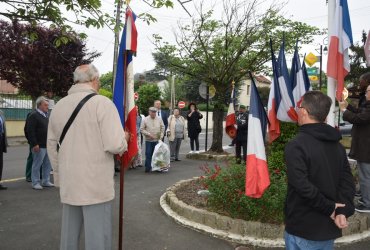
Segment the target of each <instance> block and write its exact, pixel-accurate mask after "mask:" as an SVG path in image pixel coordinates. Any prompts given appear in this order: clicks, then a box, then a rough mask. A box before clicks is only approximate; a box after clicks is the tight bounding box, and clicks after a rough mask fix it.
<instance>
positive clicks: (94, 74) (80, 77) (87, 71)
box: [73, 64, 99, 83]
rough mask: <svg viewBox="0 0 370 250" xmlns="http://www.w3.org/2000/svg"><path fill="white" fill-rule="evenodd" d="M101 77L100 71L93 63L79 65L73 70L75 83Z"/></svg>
mask: <svg viewBox="0 0 370 250" xmlns="http://www.w3.org/2000/svg"><path fill="white" fill-rule="evenodd" d="M96 78H99V71H98V69H97V68H96V67H95V66H94V65H93V64H84V65H80V66H78V67H77V68H76V69H75V71H74V72H73V82H74V83H86V82H91V81H92V80H94V79H96Z"/></svg>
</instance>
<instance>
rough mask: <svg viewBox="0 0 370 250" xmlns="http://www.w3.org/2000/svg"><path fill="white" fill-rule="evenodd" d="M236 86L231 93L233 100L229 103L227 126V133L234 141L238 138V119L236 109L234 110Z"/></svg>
mask: <svg viewBox="0 0 370 250" xmlns="http://www.w3.org/2000/svg"><path fill="white" fill-rule="evenodd" d="M234 91H235V90H234V86H233V89H232V91H231V99H230V103H229V109H228V110H227V115H226V126H225V131H226V134H227V135H228V136H230V138H232V139H234V138H235V137H236V127H235V125H236V117H235V108H234V99H235V94H234Z"/></svg>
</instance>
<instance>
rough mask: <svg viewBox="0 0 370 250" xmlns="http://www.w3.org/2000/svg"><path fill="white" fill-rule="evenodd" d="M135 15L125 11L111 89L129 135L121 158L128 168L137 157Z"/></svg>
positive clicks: (128, 10) (123, 125)
mask: <svg viewBox="0 0 370 250" xmlns="http://www.w3.org/2000/svg"><path fill="white" fill-rule="evenodd" d="M135 19H136V16H135V14H134V13H133V12H132V11H131V9H129V8H127V10H126V22H125V27H124V30H123V33H122V38H121V44H120V49H119V55H118V62H117V72H116V82H115V84H114V87H113V102H114V104H115V105H116V107H117V110H118V113H119V115H120V118H121V122H122V127H123V128H124V130H125V131H127V132H129V133H130V134H131V137H130V141H129V142H128V149H127V151H126V152H125V153H124V154H123V156H122V165H123V166H124V167H126V168H127V167H128V166H129V163H130V162H131V160H132V159H133V158H134V157H135V156H136V155H137V153H138V147H137V135H136V108H135V101H134V70H133V63H132V56H133V54H136V49H137V30H136V26H135Z"/></svg>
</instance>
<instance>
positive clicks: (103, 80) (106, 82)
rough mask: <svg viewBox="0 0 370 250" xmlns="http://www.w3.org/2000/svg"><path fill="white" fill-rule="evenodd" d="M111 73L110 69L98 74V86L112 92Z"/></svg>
mask: <svg viewBox="0 0 370 250" xmlns="http://www.w3.org/2000/svg"><path fill="white" fill-rule="evenodd" d="M112 84H113V73H112V71H110V72H108V73H105V74H103V75H101V76H100V88H102V89H105V90H108V91H110V92H112Z"/></svg>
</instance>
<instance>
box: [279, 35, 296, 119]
mask: <svg viewBox="0 0 370 250" xmlns="http://www.w3.org/2000/svg"><path fill="white" fill-rule="evenodd" d="M275 69H276V72H274V76H277V78H278V82H279V89H280V94H281V102H280V104H279V108H278V111H277V117H278V119H279V120H280V121H284V122H296V121H298V115H297V113H296V111H295V109H294V106H295V105H294V98H293V89H292V85H291V83H290V80H289V72H288V67H287V64H286V59H285V41H284V40H283V43H282V44H281V47H280V52H279V56H278V59H277V63H276V67H275Z"/></svg>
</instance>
